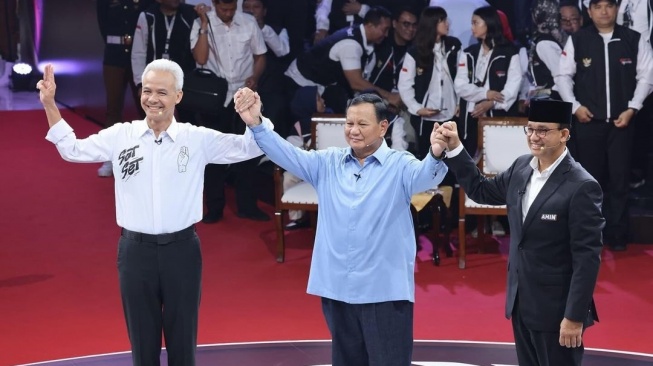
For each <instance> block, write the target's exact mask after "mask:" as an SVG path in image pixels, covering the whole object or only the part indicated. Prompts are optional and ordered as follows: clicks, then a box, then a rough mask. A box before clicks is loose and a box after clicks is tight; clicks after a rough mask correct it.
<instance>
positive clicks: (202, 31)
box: [199, 29, 209, 34]
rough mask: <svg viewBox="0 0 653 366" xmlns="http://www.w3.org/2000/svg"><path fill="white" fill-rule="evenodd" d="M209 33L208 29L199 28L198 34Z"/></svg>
mask: <svg viewBox="0 0 653 366" xmlns="http://www.w3.org/2000/svg"><path fill="white" fill-rule="evenodd" d="M207 33H209V30H208V29H200V31H199V34H207Z"/></svg>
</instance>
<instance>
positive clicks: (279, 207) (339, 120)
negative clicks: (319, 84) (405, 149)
mask: <svg viewBox="0 0 653 366" xmlns="http://www.w3.org/2000/svg"><path fill="white" fill-rule="evenodd" d="M344 126H345V117H344V116H343V115H336V114H316V115H314V116H313V118H312V119H311V146H310V148H311V149H316V150H319V149H326V148H328V147H347V146H349V145H347V141H346V140H345V131H344V128H345V127H344ZM274 191H275V207H276V211H275V213H274V217H275V223H276V226H277V262H279V263H281V262H283V261H284V260H285V252H286V243H285V233H284V225H285V224H284V219H285V217H286V213H287V211H288V210H302V211H306V212H307V213H309V214H310V216H311V223H312V226H313V227H315V212H317V204H318V202H317V192H316V191H315V188H313V186H312V185H311V184H310V183H308V182H303V181H302V182H300V183H298V184H297V185H295V186H292V187H290V188H289V189H288V190H286V191H285V192H284V191H283V169H282V168H280V167H279V166H275V168H274Z"/></svg>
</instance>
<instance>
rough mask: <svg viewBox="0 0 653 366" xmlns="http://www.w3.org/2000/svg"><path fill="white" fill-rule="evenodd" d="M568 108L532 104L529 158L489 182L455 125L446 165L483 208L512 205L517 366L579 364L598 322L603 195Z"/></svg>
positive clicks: (449, 127)
mask: <svg viewBox="0 0 653 366" xmlns="http://www.w3.org/2000/svg"><path fill="white" fill-rule="evenodd" d="M570 123H571V103H566V102H561V101H554V100H533V102H532V103H531V108H530V114H529V117H528V125H527V126H526V127H525V128H524V131H525V132H526V142H527V143H528V145H529V147H530V149H531V154H532V155H524V156H521V157H519V158H518V159H517V160H515V162H514V163H513V164H512V165H511V166H510V168H508V170H506V171H505V172H501V173H499V174H498V175H496V176H495V177H492V178H487V177H484V176H483V175H482V173H481V172H480V171H479V169H478V168H477V167H476V163H475V162H474V160H472V158H471V157H470V155H469V154H468V152H467V151H466V150H465V149H464V148H463V145H462V144H461V142H460V137H459V135H458V130H457V128H456V126H455V123H453V122H447V123H446V124H444V125H443V126H441V127H440V128H439V129H438V133H443V134H444V135H445V136H446V137H447V138H448V141H449V144H448V149H449V152H448V153H447V159H446V160H445V161H446V163H447V166H448V167H449V168H450V169H451V171H452V172H453V173H454V174H455V175H456V178H457V179H458V182H459V183H460V186H461V187H463V189H464V190H465V192H467V194H468V195H469V197H470V198H471V199H473V200H474V201H475V202H478V203H480V204H488V205H507V206H508V219H509V221H510V229H511V230H510V231H511V233H512V234H511V236H510V256H509V258H508V289H507V291H506V312H505V315H506V318H508V319H512V327H513V332H514V336H515V346H516V349H517V359H518V360H519V364H520V365H529V366H578V365H580V364H581V362H582V358H583V352H584V346H583V332H584V331H585V329H586V328H587V327H588V326H590V325H592V324H593V323H594V321H598V317H597V314H596V307H595V305H594V300H593V293H594V287H595V286H596V279H597V277H598V273H599V266H600V263H601V249H602V242H601V230H602V229H603V226H604V225H605V220H604V219H603V216H602V215H601V200H602V192H601V187H600V185H599V184H598V182H597V181H596V180H595V179H594V178H592V176H591V175H590V174H588V172H587V171H586V170H585V169H583V167H582V166H581V165H580V164H578V163H577V162H575V161H574V159H573V158H572V157H571V154H569V152H568V150H567V148H566V146H565V145H566V143H567V140H569V134H570V132H569V131H570V130H569V124H570Z"/></svg>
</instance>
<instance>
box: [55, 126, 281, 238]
mask: <svg viewBox="0 0 653 366" xmlns="http://www.w3.org/2000/svg"><path fill="white" fill-rule="evenodd" d="M264 123H267V124H269V125H270V128H273V127H272V125H271V123H270V122H269V121H267V120H266V121H265V122H264ZM159 137H160V139H161V142H160V143H159V142H155V136H154V132H153V131H152V129H150V128H149V127H148V125H147V122H146V121H144V120H139V121H133V122H126V123H117V124H115V125H113V126H111V127H109V128H107V129H104V130H102V131H100V132H99V133H97V134H94V135H91V136H89V137H87V138H85V139H77V136H75V133H74V132H73V129H72V127H70V125H69V124H68V123H66V121H65V120H63V119H62V120H61V121H59V122H57V123H56V124H55V125H54V126H52V128H50V130H49V131H48V133H47V136H46V139H47V140H48V141H50V142H52V143H54V144H55V145H56V147H57V150H58V151H59V154H61V157H62V158H63V159H64V160H66V161H71V162H78V163H92V162H104V161H111V162H112V163H113V176H114V177H115V196H116V221H117V223H118V226H120V227H123V228H125V229H128V230H132V231H136V232H141V233H146V234H165V233H172V232H176V231H179V230H182V229H185V228H187V227H189V226H190V225H192V224H195V223H196V222H198V221H200V220H201V219H202V193H203V191H204V167H205V166H206V165H207V164H210V163H211V164H230V163H237V162H241V161H244V160H249V159H251V158H254V157H257V156H260V155H261V154H263V151H261V149H260V148H259V147H258V145H257V144H256V141H255V140H254V138H253V135H252V132H251V131H250V129H246V130H245V133H244V134H243V135H234V134H224V133H221V132H219V131H215V130H211V129H208V128H204V127H197V126H193V125H191V124H189V123H178V122H177V121H176V120H174V119H173V121H172V123H171V124H170V126H169V127H168V129H167V130H166V131H164V132H162V133H161V134H160V135H159Z"/></svg>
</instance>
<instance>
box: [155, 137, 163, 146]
mask: <svg viewBox="0 0 653 366" xmlns="http://www.w3.org/2000/svg"><path fill="white" fill-rule="evenodd" d="M162 142H163V138H161V137H159V139H158V140H154V143H155V144H157V145H161V143H162Z"/></svg>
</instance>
